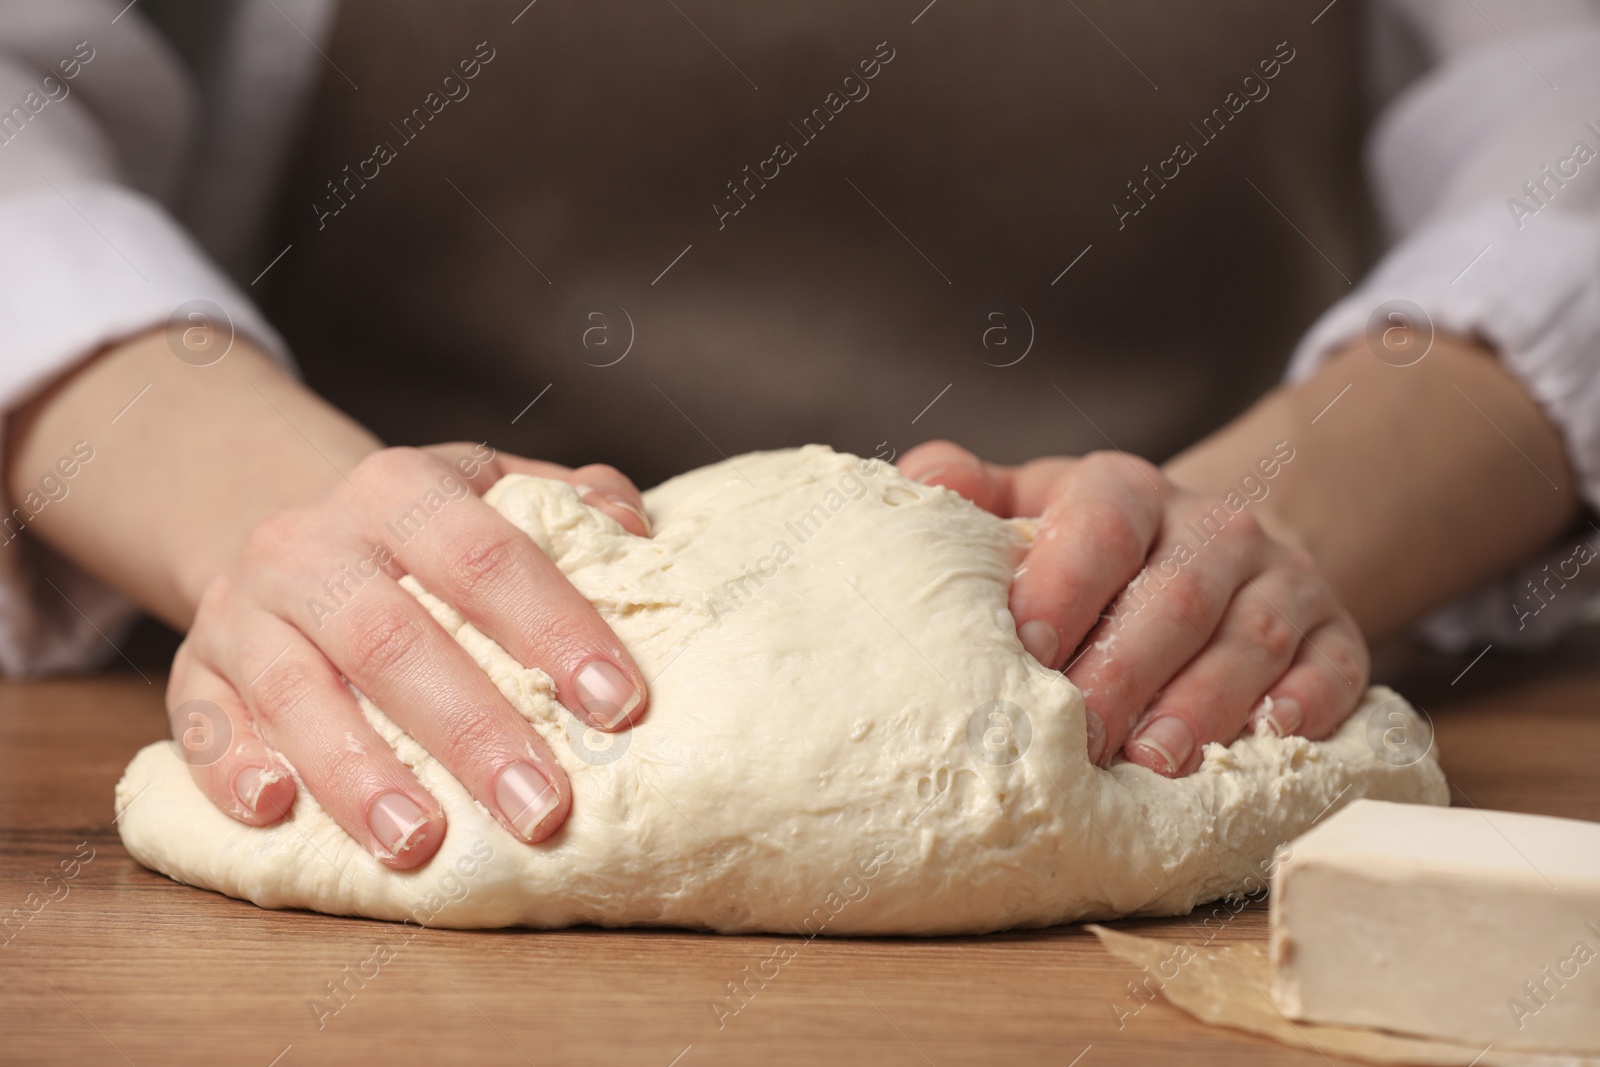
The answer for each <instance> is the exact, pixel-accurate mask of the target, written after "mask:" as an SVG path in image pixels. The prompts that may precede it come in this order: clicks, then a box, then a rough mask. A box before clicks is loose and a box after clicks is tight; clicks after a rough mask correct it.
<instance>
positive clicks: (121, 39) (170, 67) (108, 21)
mask: <svg viewBox="0 0 1600 1067" xmlns="http://www.w3.org/2000/svg"><path fill="white" fill-rule="evenodd" d="M130 6H131V5H130ZM123 7H124V5H123V4H121V3H105V2H100V0H51V2H49V3H45V2H37V0H33V2H30V0H0V323H3V327H0V328H3V330H4V337H5V346H4V352H3V355H0V410H4V411H6V412H10V411H11V410H13V409H14V408H15V407H16V406H17V405H18V404H19V403H21V402H22V401H24V400H26V399H27V397H28V396H30V395H31V394H32V393H33V392H35V391H36V390H37V389H39V388H40V387H41V386H43V385H45V384H46V383H48V382H50V381H52V380H53V379H55V378H56V377H58V376H59V375H61V374H62V373H63V372H64V371H65V370H67V369H68V368H69V367H71V366H72V365H73V364H75V363H77V362H79V361H81V360H82V359H83V358H85V357H86V356H88V355H90V354H92V353H94V352H96V351H98V350H99V349H101V348H103V347H105V346H106V345H108V344H111V343H114V342H116V341H119V340H121V339H124V338H127V337H129V336H132V335H135V334H138V333H141V332H143V331H146V330H149V329H151V328H154V327H158V326H160V325H161V324H162V323H167V322H169V321H171V320H173V318H174V315H175V314H177V315H178V318H177V321H178V322H179V323H180V324H181V325H180V326H179V327H178V328H177V329H176V330H173V331H172V333H170V334H169V336H172V337H173V338H174V344H175V355H174V358H178V356H177V354H176V353H177V351H179V350H181V349H182V348H183V345H182V334H183V328H184V327H186V326H187V325H188V320H187V319H186V318H185V316H184V315H183V314H182V313H180V309H183V310H184V311H185V312H186V311H187V310H189V309H190V308H192V307H196V306H207V305H209V306H212V307H214V308H217V309H220V312H221V314H220V316H217V315H215V313H212V314H213V318H214V319H215V324H216V326H217V328H218V329H219V330H220V331H222V332H221V335H220V336H227V335H229V334H230V333H231V332H232V331H237V333H240V334H243V335H246V336H248V337H250V338H251V339H252V340H254V341H255V342H256V343H257V344H258V345H260V346H261V347H263V348H264V349H265V350H266V351H267V352H269V353H271V354H273V355H274V356H275V357H277V358H278V359H280V360H281V361H283V362H284V364H285V365H286V366H288V365H289V364H288V356H287V352H286V350H285V347H284V345H283V342H282V340H281V339H280V338H279V336H278V335H277V333H276V332H274V331H273V330H272V328H271V327H270V326H269V325H268V324H267V323H266V321H265V319H264V318H263V317H262V315H261V314H260V312H259V311H258V310H257V309H256V307H255V306H254V305H253V304H252V303H251V301H250V300H249V299H248V298H247V297H246V296H245V295H244V294H243V293H242V292H241V291H240V289H239V287H238V286H236V285H235V284H234V283H233V282H232V281H230V280H229V279H228V277H227V276H226V275H225V274H224V273H223V272H222V271H221V270H219V269H218V268H217V267H216V266H215V265H214V264H213V263H212V262H211V260H210V259H209V258H208V257H207V256H206V254H205V253H204V252H203V251H202V250H201V249H200V248H199V247H198V245H197V244H196V243H195V242H194V240H193V239H191V238H190V237H189V236H188V235H187V233H186V232H185V231H184V229H183V228H182V227H181V226H180V225H179V224H178V223H177V222H176V221H175V220H174V218H173V216H172V214H171V213H170V211H169V209H168V207H167V206H166V203H164V201H165V202H168V203H170V201H171V200H172V199H173V198H175V197H176V196H177V195H178V192H179V190H180V189H181V188H182V182H183V177H184V167H185V165H186V164H187V162H188V160H189V153H190V150H191V149H192V147H193V140H194V135H195V128H196V124H197V122H198V121H199V111H198V108H197V106H196V102H195V95H196V94H195V91H194V88H193V84H192V82H191V80H190V77H189V74H188V72H187V70H186V69H185V68H184V66H183V64H182V62H181V61H180V60H179V58H178V57H177V55H176V54H175V53H174V52H173V51H172V49H171V48H170V47H169V46H168V45H167V43H166V42H165V41H164V40H163V39H162V38H161V37H160V36H158V35H157V34H155V33H154V32H153V31H152V30H151V29H150V28H149V27H148V25H146V24H145V23H144V22H143V21H142V20H141V18H140V16H139V13H138V12H137V10H122V11H121V14H120V15H119V13H118V12H119V9H121V8H123ZM202 302H203V303H202ZM190 358H191V360H193V358H194V357H193V356H192V355H191V356H190ZM129 400H130V401H133V400H134V398H133V397H130V398H129ZM117 414H118V413H116V412H107V413H106V418H105V421H104V422H103V423H101V424H99V425H95V426H92V427H89V428H86V429H85V430H84V435H85V436H84V448H83V449H82V450H80V452H79V454H78V455H69V456H64V457H62V458H61V461H60V462H59V463H57V464H56V465H54V466H52V467H51V468H50V469H48V470H42V471H39V472H38V473H37V476H36V477H29V476H28V474H27V472H23V483H24V484H25V485H27V486H30V487H31V488H30V489H28V490H26V491H23V492H21V494H20V496H21V499H18V500H10V499H4V500H3V501H0V503H3V507H4V515H3V526H0V538H3V543H0V670H3V671H4V672H5V674H7V675H8V676H12V677H18V676H27V675H34V674H40V673H46V672H50V671H57V670H68V669H81V668H84V667H88V666H93V665H97V664H98V663H100V662H102V661H105V660H107V659H115V658H116V655H117V652H116V649H115V643H116V642H117V641H118V640H119V638H120V635H121V633H122V632H123V631H124V630H125V629H126V627H127V625H128V624H129V623H131V621H132V620H133V618H134V617H135V615H136V610H135V608H134V606H133V605H132V604H131V603H129V602H128V601H127V600H125V599H124V598H122V597H120V596H118V595H117V594H115V593H114V592H112V591H111V590H110V589H108V588H106V587H105V586H104V585H102V584H101V583H99V582H98V581H96V580H95V579H93V578H91V577H90V576H88V575H86V574H84V573H82V572H80V571H77V570H76V569H74V568H73V567H72V566H71V565H70V564H68V563H67V562H66V561H65V560H63V559H61V558H60V557H59V556H57V555H55V554H54V553H52V552H51V551H50V550H49V549H48V548H47V547H46V546H44V545H42V544H40V543H39V542H38V541H37V540H35V539H33V538H29V537H19V536H18V534H20V532H21V531H22V530H23V529H25V528H26V526H27V525H28V523H29V522H30V521H31V520H32V519H33V517H34V516H35V515H37V514H39V513H40V512H41V511H42V510H43V509H44V508H47V507H70V506H72V505H71V503H70V499H71V487H72V482H71V477H70V476H68V475H67V474H66V472H67V471H69V470H70V471H72V472H73V474H74V475H75V474H76V473H77V471H78V470H79V469H80V468H81V466H82V465H83V463H84V462H88V463H92V462H93V459H92V454H93V453H94V452H95V451H97V450H100V449H110V448H114V447H115V439H116V434H117V426H116V424H115V421H114V417H115V416H116V415H117ZM84 453H88V454H89V455H90V456H91V458H90V459H88V460H87V461H84V460H83V458H82V456H83V454H84ZM0 462H3V457H0Z"/></svg>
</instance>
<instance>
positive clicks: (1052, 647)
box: [1017, 619, 1061, 667]
mask: <svg viewBox="0 0 1600 1067" xmlns="http://www.w3.org/2000/svg"><path fill="white" fill-rule="evenodd" d="M1017 636H1018V637H1019V638H1021V639H1022V647H1023V648H1025V649H1027V650H1028V655H1030V656H1032V657H1033V658H1034V659H1036V660H1038V661H1039V662H1040V663H1042V664H1044V665H1045V666H1046V667H1054V666H1055V663H1056V653H1057V652H1059V651H1061V638H1060V637H1059V636H1057V634H1056V628H1055V627H1054V626H1051V625H1050V624H1049V623H1047V622H1045V621H1044V620H1043V619H1033V620H1032V621H1030V622H1025V623H1023V624H1022V625H1021V626H1019V627H1017Z"/></svg>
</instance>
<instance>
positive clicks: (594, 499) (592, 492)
mask: <svg viewBox="0 0 1600 1067" xmlns="http://www.w3.org/2000/svg"><path fill="white" fill-rule="evenodd" d="M577 488H578V499H579V500H581V501H583V502H584V503H585V504H588V505H589V506H590V507H598V506H599V504H598V501H601V500H603V501H605V502H606V503H607V504H610V505H611V506H612V507H617V508H621V509H622V510H623V511H626V512H628V513H629V514H630V515H636V516H638V518H639V521H640V522H641V523H643V524H644V532H645V533H646V534H648V533H649V532H650V517H649V516H648V515H646V514H645V513H644V512H642V511H640V510H639V509H638V508H636V507H634V506H633V504H632V503H630V502H629V501H628V500H626V499H624V498H623V497H621V496H618V495H617V494H616V493H608V492H606V491H605V490H604V489H596V488H595V487H594V486H592V485H580V486H578V487H577Z"/></svg>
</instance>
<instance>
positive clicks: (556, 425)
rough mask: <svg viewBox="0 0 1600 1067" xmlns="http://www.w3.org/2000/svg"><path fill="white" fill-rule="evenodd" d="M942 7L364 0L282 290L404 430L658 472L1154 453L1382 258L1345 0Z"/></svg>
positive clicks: (1254, 384) (1206, 418)
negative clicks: (921, 454) (810, 458)
mask: <svg viewBox="0 0 1600 1067" xmlns="http://www.w3.org/2000/svg"><path fill="white" fill-rule="evenodd" d="M919 6H920V5H919V3H917V2H915V0H914V2H913V3H911V4H904V3H895V4H863V3H827V4H807V5H780V4H751V3H744V4H735V3H730V2H727V0H676V2H663V3H653V2H652V3H618V2H615V0H600V2H591V3H576V2H573V0H539V2H537V3H535V4H533V5H531V6H529V7H527V8H526V9H522V10H521V12H520V14H519V8H521V3H520V2H504V0H497V2H494V3H489V2H485V0H465V2H458V3H453V4H449V5H444V4H435V3H423V2H419V0H398V2H397V0H385V2H377V0H348V2H346V3H345V4H344V6H343V9H342V12H341V14H340V17H339V22H338V26H337V29H336V33H335V35H334V39H333V41H332V43H331V45H330V47H329V49H328V54H329V58H330V61H331V63H330V64H329V66H328V69H327V76H326V77H325V78H324V81H323V85H322V87H321V90H320V93H319V95H318V98H317V102H316V104H315V107H314V110H313V112H312V118H311V128H310V129H309V131H308V133H307V136H306V138H305V143H304V145H303V150H302V151H301V153H300V155H299V158H298V161H297V163H296V164H295V166H294V168H293V170H292V173H291V175H290V178H289V180H288V182H287V186H286V194H285V196H284V198H283V203H284V205H285V209H284V210H285V215H284V219H283V223H282V227H283V234H282V237H283V241H284V242H285V243H288V242H292V244H293V248H292V250H291V252H290V253H289V255H287V256H286V257H285V258H284V261H283V262H282V263H281V264H280V265H279V266H278V267H277V268H276V269H275V270H274V271H273V273H272V275H271V276H269V277H270V283H264V284H270V286H271V289H270V291H269V294H268V303H269V309H270V311H271V312H272V314H273V315H274V316H275V318H276V320H277V321H278V322H279V323H280V324H282V326H283V328H284V330H285V332H286V335H287V336H288V338H289V340H290V342H291V344H292V345H293V347H294V349H295V351H296V353H297V355H298V356H299V358H300V360H301V362H302V364H303V366H304V369H305V373H306V377H307V378H308V380H309V381H310V383H311V384H312V385H313V386H314V387H315V388H317V389H318V390H319V391H321V392H322V393H324V394H325V395H326V396H328V397H329V398H330V399H331V400H332V401H333V402H334V403H336V404H338V405H339V406H340V407H342V408H343V409H344V410H346V411H348V412H350V413H351V414H352V415H354V416H355V417H356V418H358V419H360V420H362V421H363V422H364V423H366V424H367V425H368V426H370V427H372V428H373V429H374V430H375V431H376V432H377V433H379V434H380V435H381V436H383V437H384V438H385V439H386V440H387V441H389V442H391V443H426V442H430V441H435V440H448V439H474V440H484V439H487V440H488V441H490V442H491V443H492V444H494V445H496V446H497V447H499V448H502V449H506V450H509V451H514V452H518V453H522V454H525V455H530V456H535V457H539V458H544V459H551V460H555V461H559V462H564V463H569V464H582V463H590V462H608V463H612V464H615V465H616V466H617V467H619V468H621V469H622V470H623V471H624V472H626V473H628V474H629V475H631V476H633V477H634V479H635V480H636V481H638V482H639V483H640V484H641V485H649V484H653V483H654V482H656V481H658V480H660V479H661V478H663V477H666V476H669V475H671V474H673V473H676V472H679V471H682V470H685V469H687V468H690V467H694V466H698V465H700V464H703V463H707V462H711V461H714V460H716V459H717V458H719V456H720V455H736V454H738V453H740V452H744V451H748V450H751V449H758V448H776V447H783V446H788V445H795V444H800V443H804V442H808V441H821V442H825V443H828V444H831V445H833V446H834V447H836V448H840V449H847V450H850V451H855V452H860V453H865V454H872V453H874V452H882V453H883V454H887V451H888V449H897V450H900V451H904V450H905V449H906V448H907V447H909V446H910V445H912V444H915V443H916V442H918V441H921V440H925V439H928V438H932V437H944V438H950V439H952V440H955V441H958V442H960V443H962V444H964V445H966V446H967V447H969V448H972V449H973V450H974V451H976V452H978V453H979V454H980V455H983V456H985V457H987V458H991V459H995V460H1000V461H1006V462H1017V461H1021V460H1024V459H1027V458H1029V457H1032V456H1037V455H1046V454H1053V453H1076V452H1081V451H1087V450H1091V449H1096V448H1106V447H1110V445H1111V443H1112V442H1114V443H1115V445H1116V446H1118V447H1121V448H1125V449H1129V450H1132V451H1137V452H1141V453H1144V454H1146V455H1149V456H1151V457H1152V458H1157V459H1159V458H1164V457H1165V456H1167V455H1169V454H1171V453H1172V452H1174V451H1176V450H1177V449H1180V448H1182V447H1183V446H1185V445H1186V444H1188V443H1190V442H1192V441H1193V440H1195V439H1196V438H1197V437H1199V436H1201V435H1203V434H1204V433H1206V432H1207V431H1209V430H1211V429H1213V428H1215V427H1216V426H1218V425H1219V424H1221V423H1222V422H1224V421H1226V420H1227V419H1228V418H1230V417H1232V416H1233V415H1235V414H1236V413H1238V412H1239V411H1241V410H1242V409H1243V408H1244V407H1246V406H1247V405H1248V404H1249V403H1250V402H1251V401H1252V400H1253V399H1254V398H1255V397H1256V396H1258V395H1259V394H1260V393H1261V392H1262V391H1263V390H1264V389H1266V388H1268V387H1269V386H1270V385H1271V384H1272V383H1273V382H1274V381H1275V380H1276V379H1277V377H1278V375H1279V374H1280V373H1281V370H1282V367H1283V364H1284V361H1285V359H1286V357H1287V355H1288V352H1289V350H1290V348H1291V346H1292V345H1293V343H1294V341H1295V339H1296V337H1297V336H1298V335H1299V334H1300V333H1301V332H1302V331H1303V330H1304V329H1305V328H1306V326H1307V325H1308V324H1309V323H1310V322H1311V320H1312V319H1313V318H1314V316H1315V315H1316V313H1317V312H1318V311H1319V310H1320V309H1322V308H1323V307H1325V306H1326V305H1327V304H1328V303H1329V302H1330V301H1331V300H1333V299H1335V298H1337V297H1338V296H1339V295H1341V294H1342V293H1344V292H1346V291H1347V287H1348V280H1349V279H1353V278H1355V277H1357V276H1358V275H1359V273H1360V272H1361V271H1362V270H1363V269H1364V267H1365V266H1366V265H1367V264H1368V263H1369V262H1370V260H1371V257H1372V255H1373V250H1374V238H1373V233H1374V229H1373V227H1372V225H1371V222H1370V209H1369V205H1368V201H1367V197H1366V193H1365V191H1364V186H1363V183H1362V179H1361V171H1360V144H1361V138H1362V135H1363V132H1364V127H1365V124H1366V115H1365V113H1364V111H1363V97H1362V93H1361V92H1360V85H1361V79H1360V66H1359V56H1358V48H1357V45H1358V36H1359V35H1358V32H1357V30H1358V25H1359V12H1358V10H1357V5H1356V4H1339V5H1336V6H1335V7H1333V8H1332V9H1330V10H1328V11H1327V12H1326V13H1325V14H1324V15H1323V16H1322V17H1321V18H1320V19H1319V20H1318V21H1317V22H1316V23H1315V24H1313V23H1312V22H1311V19H1312V17H1313V16H1315V15H1316V13H1317V12H1316V10H1315V9H1316V8H1318V7H1320V6H1321V5H1320V4H1315V3H1313V4H1309V5H1308V4H1302V3H1295V4H1288V5H1286V4H1283V3H1281V2H1273V0H1212V2H1206V3H1188V4H1182V5H1179V4H1176V3H1159V4H1158V3H1154V2H1135V3H1111V2H1107V0H1097V2H1093V3H1091V2H1089V0H1083V2H1082V3H1081V4H1079V5H1072V4H1048V5H1047V4H1042V3H1021V2H1010V0H1004V2H990V3H984V4H973V3H967V2H962V0H942V2H936V3H934V4H933V5H932V6H930V7H928V8H926V9H924V10H922V11H921V13H920V15H919V14H918V10H917V9H918V7H919ZM513 18H515V22H513ZM1091 19H1092V20H1093V22H1092V23H1091V21H1090V20H1091ZM913 20H915V21H913ZM334 64H336V65H337V67H338V71H342V73H339V72H336V71H335V70H334V69H333V65H334ZM469 73H470V74H471V75H472V76H471V77H470V78H469V77H467V75H468V74H469ZM1269 73H1270V74H1271V75H1272V76H1271V77H1270V78H1269V77H1267V75H1268V74H1269ZM869 75H870V77H869ZM352 83H353V85H354V86H359V89H357V88H354V87H353V85H352ZM535 398H537V402H534V401H535ZM530 404H531V406H529V405H530Z"/></svg>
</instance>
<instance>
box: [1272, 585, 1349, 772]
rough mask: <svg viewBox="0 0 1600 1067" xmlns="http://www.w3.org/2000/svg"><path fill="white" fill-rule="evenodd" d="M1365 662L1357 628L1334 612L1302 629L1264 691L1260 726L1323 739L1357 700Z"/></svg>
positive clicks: (1345, 716)
mask: <svg viewBox="0 0 1600 1067" xmlns="http://www.w3.org/2000/svg"><path fill="white" fill-rule="evenodd" d="M1371 665H1372V660H1371V655H1370V653H1369V652H1368V651H1367V642H1366V640H1365V639H1364V638H1363V637H1362V636H1361V630H1360V629H1359V628H1358V627H1357V626H1356V624H1355V620H1354V619H1352V618H1351V617H1350V615H1349V613H1348V612H1344V611H1340V613H1339V615H1338V616H1337V617H1336V618H1335V619H1333V620H1332V621H1330V622H1327V623H1324V624H1323V625H1322V626H1319V627H1317V628H1315V629H1313V630H1308V631H1307V632H1306V640H1305V642H1304V643H1303V644H1302V645H1301V646H1300V650H1299V652H1297V653H1296V654H1295V659H1294V663H1293V664H1292V665H1291V666H1290V668H1289V670H1288V671H1287V672H1286V673H1285V674H1284V675H1283V677H1282V678H1280V679H1279V680H1278V681H1277V682H1275V683H1274V684H1273V686H1272V688H1271V689H1269V690H1268V691H1267V694H1266V698H1265V699H1264V700H1263V701H1262V705H1263V706H1261V707H1260V708H1259V714H1258V717H1259V718H1262V719H1264V720H1265V721H1264V722H1263V724H1262V725H1263V728H1267V729H1271V730H1272V731H1273V732H1274V733H1277V734H1279V735H1280V736H1281V735H1284V734H1291V733H1292V734H1298V735H1300V736H1301V737H1305V738H1309V739H1311V740H1313V741H1319V740H1321V739H1322V738H1325V737H1327V736H1328V735H1329V734H1331V733H1333V731H1334V730H1336V729H1338V728H1339V725H1340V724H1341V723H1343V722H1344V721H1345V719H1347V718H1349V717H1350V713H1351V712H1352V711H1354V710H1355V708H1356V705H1357V704H1358V703H1360V701H1361V696H1362V694H1364V693H1365V692H1366V691H1367V678H1368V674H1369V672H1370V670H1371ZM1253 714H1257V713H1253Z"/></svg>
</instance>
